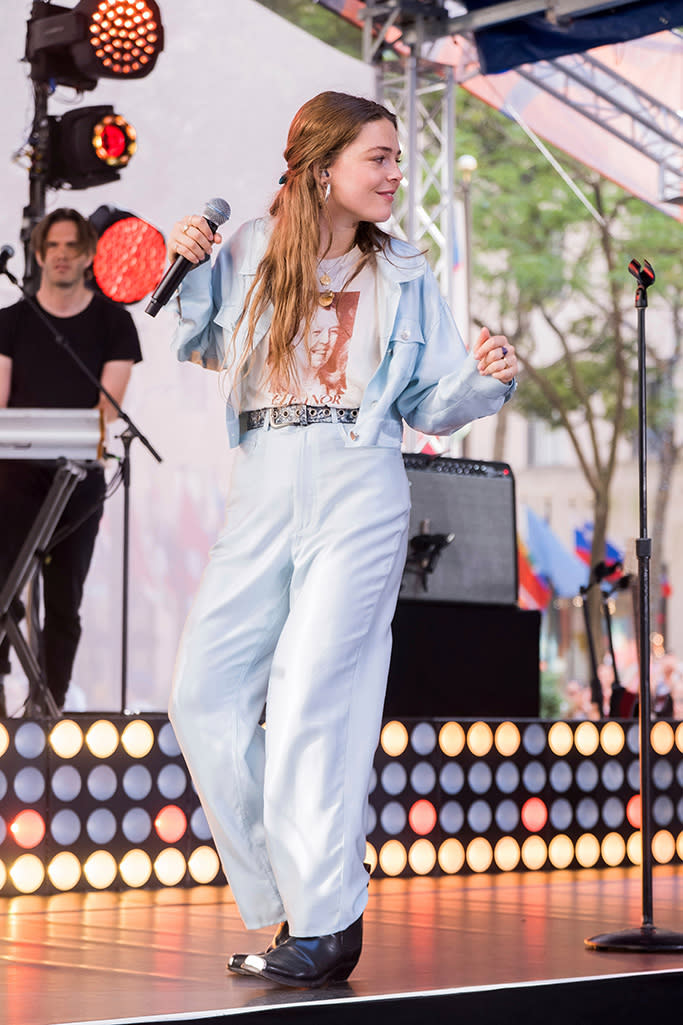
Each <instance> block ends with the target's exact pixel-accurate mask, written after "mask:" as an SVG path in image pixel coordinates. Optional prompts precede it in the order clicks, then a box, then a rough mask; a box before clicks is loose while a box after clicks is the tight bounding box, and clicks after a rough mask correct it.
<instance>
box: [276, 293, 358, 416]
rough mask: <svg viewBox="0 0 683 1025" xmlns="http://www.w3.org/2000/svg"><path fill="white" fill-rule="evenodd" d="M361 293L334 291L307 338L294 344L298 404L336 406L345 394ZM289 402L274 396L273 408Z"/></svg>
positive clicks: (286, 399)
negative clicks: (350, 348)
mask: <svg viewBox="0 0 683 1025" xmlns="http://www.w3.org/2000/svg"><path fill="white" fill-rule="evenodd" d="M359 298H360V292H334V293H333V299H332V302H331V303H330V305H329V306H319V307H318V308H317V309H316V311H315V313H314V315H313V320H312V321H311V330H310V334H309V337H308V339H307V340H306V339H303V338H298V339H297V340H296V342H295V343H294V348H295V353H296V367H297V375H298V388H297V395H298V396H300V398H299V400H298V401H301V402H306V403H308V404H309V405H312V406H324V405H329V404H335V403H337V404H338V403H339V400H340V398H341V396H342V395H343V394H344V392H345V391H346V368H347V364H348V360H349V344H350V342H351V336H352V335H353V329H354V325H355V321H356V312H357V310H358V301H359ZM288 401H289V402H291V401H292V399H291V396H289V395H282V394H276V395H274V396H273V405H278V404H283V403H286V402H288Z"/></svg>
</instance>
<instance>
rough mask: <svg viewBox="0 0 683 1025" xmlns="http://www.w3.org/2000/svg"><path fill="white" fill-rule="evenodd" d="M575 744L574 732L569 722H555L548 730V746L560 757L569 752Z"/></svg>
mask: <svg viewBox="0 0 683 1025" xmlns="http://www.w3.org/2000/svg"><path fill="white" fill-rule="evenodd" d="M573 746H574V734H573V732H572V728H571V726H570V725H569V723H566V722H554V723H553V724H552V726H551V727H550V729H549V730H548V747H549V748H550V750H551V751H552V753H553V754H554V755H557V756H558V758H563V757H564V756H565V755H567V754H569V752H570V751H571V749H572V747H573Z"/></svg>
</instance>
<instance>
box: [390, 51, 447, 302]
mask: <svg viewBox="0 0 683 1025" xmlns="http://www.w3.org/2000/svg"><path fill="white" fill-rule="evenodd" d="M377 92H378V96H379V97H380V99H381V102H383V103H386V104H387V105H388V106H389V107H390V108H391V109H392V110H393V111H394V112H395V114H396V116H397V118H398V123H399V140H400V143H401V148H402V150H403V154H404V166H403V173H404V188H403V189H402V190H401V191H400V192H399V197H400V198H399V200H398V205H397V208H396V209H395V210H394V218H395V220H396V222H397V224H398V225H399V226H400V228H401V229H402V231H403V233H404V234H405V236H406V238H407V239H408V240H409V241H410V242H412V243H413V244H414V245H416V246H418V247H420V248H424V247H425V246H426V247H427V248H428V249H429V250H430V253H431V256H432V258H433V260H434V270H435V273H436V275H437V277H438V279H439V283H440V286H441V290H442V292H443V294H444V295H445V296H446V297H447V298H448V300H449V303H450V304H451V305H452V304H453V300H454V295H453V252H454V248H455V205H454V197H455V172H454V157H455V95H454V73H453V68H450V67H444V66H442V65H434V64H428V63H427V62H425V61H421V60H419V59H418V58H416V57H407V58H406V59H405V60H400V61H398V60H393V61H382V62H380V64H379V65H378V88H377Z"/></svg>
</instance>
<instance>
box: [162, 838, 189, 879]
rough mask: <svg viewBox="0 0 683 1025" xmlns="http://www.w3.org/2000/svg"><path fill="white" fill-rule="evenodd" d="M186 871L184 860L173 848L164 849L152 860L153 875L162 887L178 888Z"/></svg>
mask: <svg viewBox="0 0 683 1025" xmlns="http://www.w3.org/2000/svg"><path fill="white" fill-rule="evenodd" d="M186 871H187V864H186V862H185V858H184V857H183V856H182V854H181V853H180V851H179V850H177V849H176V848H175V847H166V848H165V849H164V850H163V851H161V853H160V854H158V855H157V857H156V858H155V860H154V874H155V875H156V877H157V879H158V880H159V882H160V883H161V884H162V885H163V886H178V884H179V883H181V882H182V881H183V878H184V876H185V872H186Z"/></svg>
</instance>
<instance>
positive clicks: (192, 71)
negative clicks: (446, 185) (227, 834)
mask: <svg viewBox="0 0 683 1025" xmlns="http://www.w3.org/2000/svg"><path fill="white" fill-rule="evenodd" d="M159 2H160V7H161V13H162V20H163V23H164V27H165V32H166V48H165V50H164V52H163V53H162V54H161V56H160V57H159V61H158V63H157V66H156V68H155V70H154V71H153V72H152V74H151V75H149V76H148V77H147V78H145V79H142V80H140V81H136V82H117V81H113V80H107V79H102V80H101V81H100V83H99V85H98V87H97V89H95V90H94V91H93V92H92V93H90V94H87V95H86V96H84V97H82V98H78V97H76V96H75V95H74V93H73V91H71V90H66V89H60V90H58V92H57V93H56V94H55V96H53V97H52V98H51V100H50V106H49V113H50V114H61V113H64V112H65V111H66V110H67V109H69V108H70V107H71V106H73V105H74V103H82V104H83V105H92V104H102V103H111V104H113V106H114V108H115V110H116V111H117V113H120V114H122V115H123V116H124V117H126V118H127V119H128V120H129V121H130V122H131V123H132V124H133V125H134V126H135V128H136V129H137V132H138V141H139V148H138V152H137V153H136V155H135V157H134V158H133V160H132V161H131V165H130V167H129V168H127V169H126V170H125V172H124V173H123V175H122V177H121V180H120V181H119V182H116V183H114V184H112V185H107V186H100V187H98V188H94V189H88V190H85V191H80V192H71V193H69V192H67V191H65V190H62V191H59V192H51V193H50V195H49V197H48V209H53V208H54V207H56V206H63V205H69V206H75V207H76V208H77V209H79V210H81V212H83V213H84V214H86V215H88V214H90V213H92V212H93V211H94V210H95V209H96V208H97V207H98V206H99V205H100V204H102V203H110V204H112V205H115V206H118V207H120V208H122V209H125V210H130V211H132V212H134V213H136V214H138V215H139V216H141V217H144V218H145V219H147V220H149V221H150V222H151V223H152V224H155V225H156V226H157V227H159V228H160V229H161V230H162V231H164V233H166V232H167V230H168V228H169V227H170V226H171V224H172V223H173V222H174V221H176V220H177V219H179V218H180V217H181V216H183V215H184V214H186V213H188V212H192V211H196V210H201V208H202V206H203V205H204V202H205V201H206V200H207V199H208V198H210V197H211V196H223V197H224V198H225V199H227V200H228V202H229V203H230V205H231V207H232V219H231V224H230V225H227V226H226V228H227V229H228V231H227V234H229V233H230V228H233V229H234V228H237V226H238V225H239V224H240V223H241V222H242V221H244V220H246V219H247V218H249V217H252V216H254V215H257V214H259V213H262V212H263V211H264V210H265V209H266V208H267V206H268V204H269V202H270V199H271V197H272V195H273V193H274V192H275V190H276V188H277V181H278V178H279V176H280V174H281V173H282V170H283V169H284V164H283V160H282V155H281V154H282V150H283V148H284V144H285V138H286V132H287V127H288V124H289V121H290V120H291V117H292V115H293V114H294V112H295V111H296V109H297V108H298V107H299V106H300V105H301V103H302V102H303V101H304V100H306V99H307V98H308V97H309V96H312V95H314V94H315V93H317V92H320V91H321V90H323V89H342V90H345V91H349V92H355V93H358V94H364V95H368V96H372V95H373V92H374V86H373V73H372V71H371V69H370V68H369V67H367V66H366V65H364V64H362V63H360V62H359V61H355V60H353V59H351V58H349V57H345V56H344V55H343V54H340V53H338V52H337V51H336V50H334V49H332V48H331V47H329V46H327V45H325V44H324V43H320V42H318V41H317V40H315V39H313V38H312V37H311V36H309V35H307V34H306V33H305V32H302V31H300V30H299V29H297V28H295V27H294V26H292V25H290V24H289V23H288V22H286V21H284V20H283V19H281V18H279V17H277V16H276V15H273V14H272V13H271V12H270V11H267V10H266V9H265V8H263V7H261V6H260V5H259V4H257V3H254V2H253V0H230V2H229V3H225V2H224V0H195V2H194V3H192V4H189V3H187V0H159ZM30 8H31V3H30V2H29V0H21V2H19V0H13V2H12V3H11V4H10V3H5V4H3V12H2V13H3V21H4V26H5V27H4V30H3V44H2V45H3V52H2V55H1V56H0V92H1V95H2V96H3V99H4V103H3V108H4V109H3V117H2V120H1V121H0V186H1V191H2V197H3V202H2V205H1V207H0V244H4V243H10V244H12V245H13V246H14V247H15V249H16V251H17V256H16V257H15V258H14V260H13V261H12V262H11V264H10V268H11V269H12V270H13V272H14V274H15V275H16V276H17V277H19V278H20V277H21V275H22V273H23V260H22V257H21V248H20V244H19V229H20V222H21V212H22V209H23V207H24V206H25V205H26V203H27V200H28V173H27V170H26V168H25V167H22V166H20V165H19V164H17V163H16V162H14V161H13V159H12V157H13V154H14V153H15V152H16V151H17V150H19V149H20V148H21V147H22V145H23V144H24V141H25V139H26V136H27V134H28V129H29V127H30V123H31V117H32V112H33V99H32V93H31V86H30V81H29V79H28V76H27V69H26V66H25V65H24V64H23V63H20V61H21V57H22V55H23V50H24V38H25V23H26V19H27V17H28V15H29V12H30ZM224 234H225V232H224ZM16 298H17V296H16V294H15V292H14V289H13V288H12V286H11V285H10V284H9V282H8V281H7V279H5V278H3V279H1V280H0V305H7V304H9V303H10V302H13V301H14V300H15V299H16ZM144 305H145V304H144V303H142V304H140V305H139V306H137V307H132V308H131V313H132V314H133V316H134V318H135V321H136V324H137V327H138V331H139V333H140V338H141V342H142V347H143V353H144V362H143V363H142V364H140V365H139V366H138V367H137V368H136V369H135V371H134V374H133V380H132V383H131V386H130V388H129V391H128V395H127V398H126V403H125V408H126V410H127V412H128V413H129V415H130V416H131V417H132V418H133V419H134V420H135V422H136V423H137V424H138V426H139V427H140V429H141V430H142V431H143V433H145V434H146V435H147V436H148V437H149V440H150V441H151V443H152V444H153V446H154V447H155V448H156V449H157V450H158V451H159V453H160V454H161V456H162V457H163V462H162V463H161V464H160V465H158V464H157V463H156V462H155V461H154V460H153V459H152V457H151V456H150V455H149V453H148V452H147V451H146V450H145V448H144V447H143V446H142V445H140V444H139V443H138V442H136V443H135V444H134V445H133V447H132V460H131V463H132V485H131V491H130V494H131V554H130V606H129V649H128V650H129V655H128V689H127V697H128V701H127V706H128V707H129V708H132V709H139V710H157V709H165V708H166V704H167V699H168V692H169V683H170V678H171V673H172V667H173V660H174V656H175V650H176V646H177V642H178V638H179V635H180V631H181V629H182V624H183V621H184V619H185V616H186V613H187V610H188V607H189V604H190V601H191V598H192V595H193V593H194V591H195V589H196V586H197V583H198V580H199V576H200V574H201V571H202V568H203V566H204V564H205V562H206V556H207V551H208V548H209V546H210V544H211V542H212V540H213V538H214V536H215V534H216V532H217V530H218V528H219V526H220V524H221V521H222V505H223V496H224V493H225V487H226V482H227V476H228V472H229V454H228V449H227V442H226V438H225V431H224V427H223V403H222V400H221V397H220V393H219V379H218V376H217V375H215V374H212V373H209V372H207V371H202V370H199V369H198V368H196V367H194V366H188V365H183V364H178V363H177V362H176V361H175V358H174V357H173V356H172V355H171V354H170V352H169V338H170V335H171V332H172V328H173V321H172V316H171V314H170V313H168V312H166V311H163V312H162V313H160V314H159V316H158V317H157V318H156V319H154V320H152V319H151V318H149V317H147V316H146V315H145V314H144V312H143V310H144ZM118 426H119V427H120V426H121V425H120V424H119V425H118ZM116 433H117V430H116V428H115V429H114V431H113V432H112V434H113V436H114V437H112V439H111V444H110V446H109V447H110V449H111V450H112V451H113V452H116V453H117V454H120V452H121V443H120V442H119V441H117V440H115V435H116ZM111 473H112V470H111V469H110V470H108V474H109V475H111ZM1 515H2V511H1V510H0V517H1ZM122 522H123V503H122V497H121V494H120V493H119V494H118V495H117V496H115V498H113V499H112V500H111V501H109V502H108V503H107V507H106V510H105V515H104V519H103V522H102V527H101V529H100V535H99V538H98V542H97V548H96V552H95V557H94V560H93V565H92V568H91V570H90V576H89V578H88V583H87V587H86V597H85V601H84V605H83V609H82V616H83V638H82V641H81V645H80V648H79V653H78V657H77V661H76V666H75V670H74V677H73V680H72V686H71V689H70V692H69V695H68V698H67V709H69V708H71V709H74V710H86V709H97V710H107V711H114V710H117V709H118V708H119V707H120V702H121V668H120V667H121V660H120V658H121V577H122V570H121V558H122V555H121V532H122ZM14 661H15V662H16V659H15V660H14ZM7 690H8V705H9V708H10V711H11V710H14V709H16V708H17V707H18V706H19V705H20V704H21V702H22V701H23V697H24V694H25V681H24V679H23V676H22V675H21V673H20V672H19V671H17V670H16V668H15V670H14V672H13V674H12V676H11V677H10V678H8V680H7Z"/></svg>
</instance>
